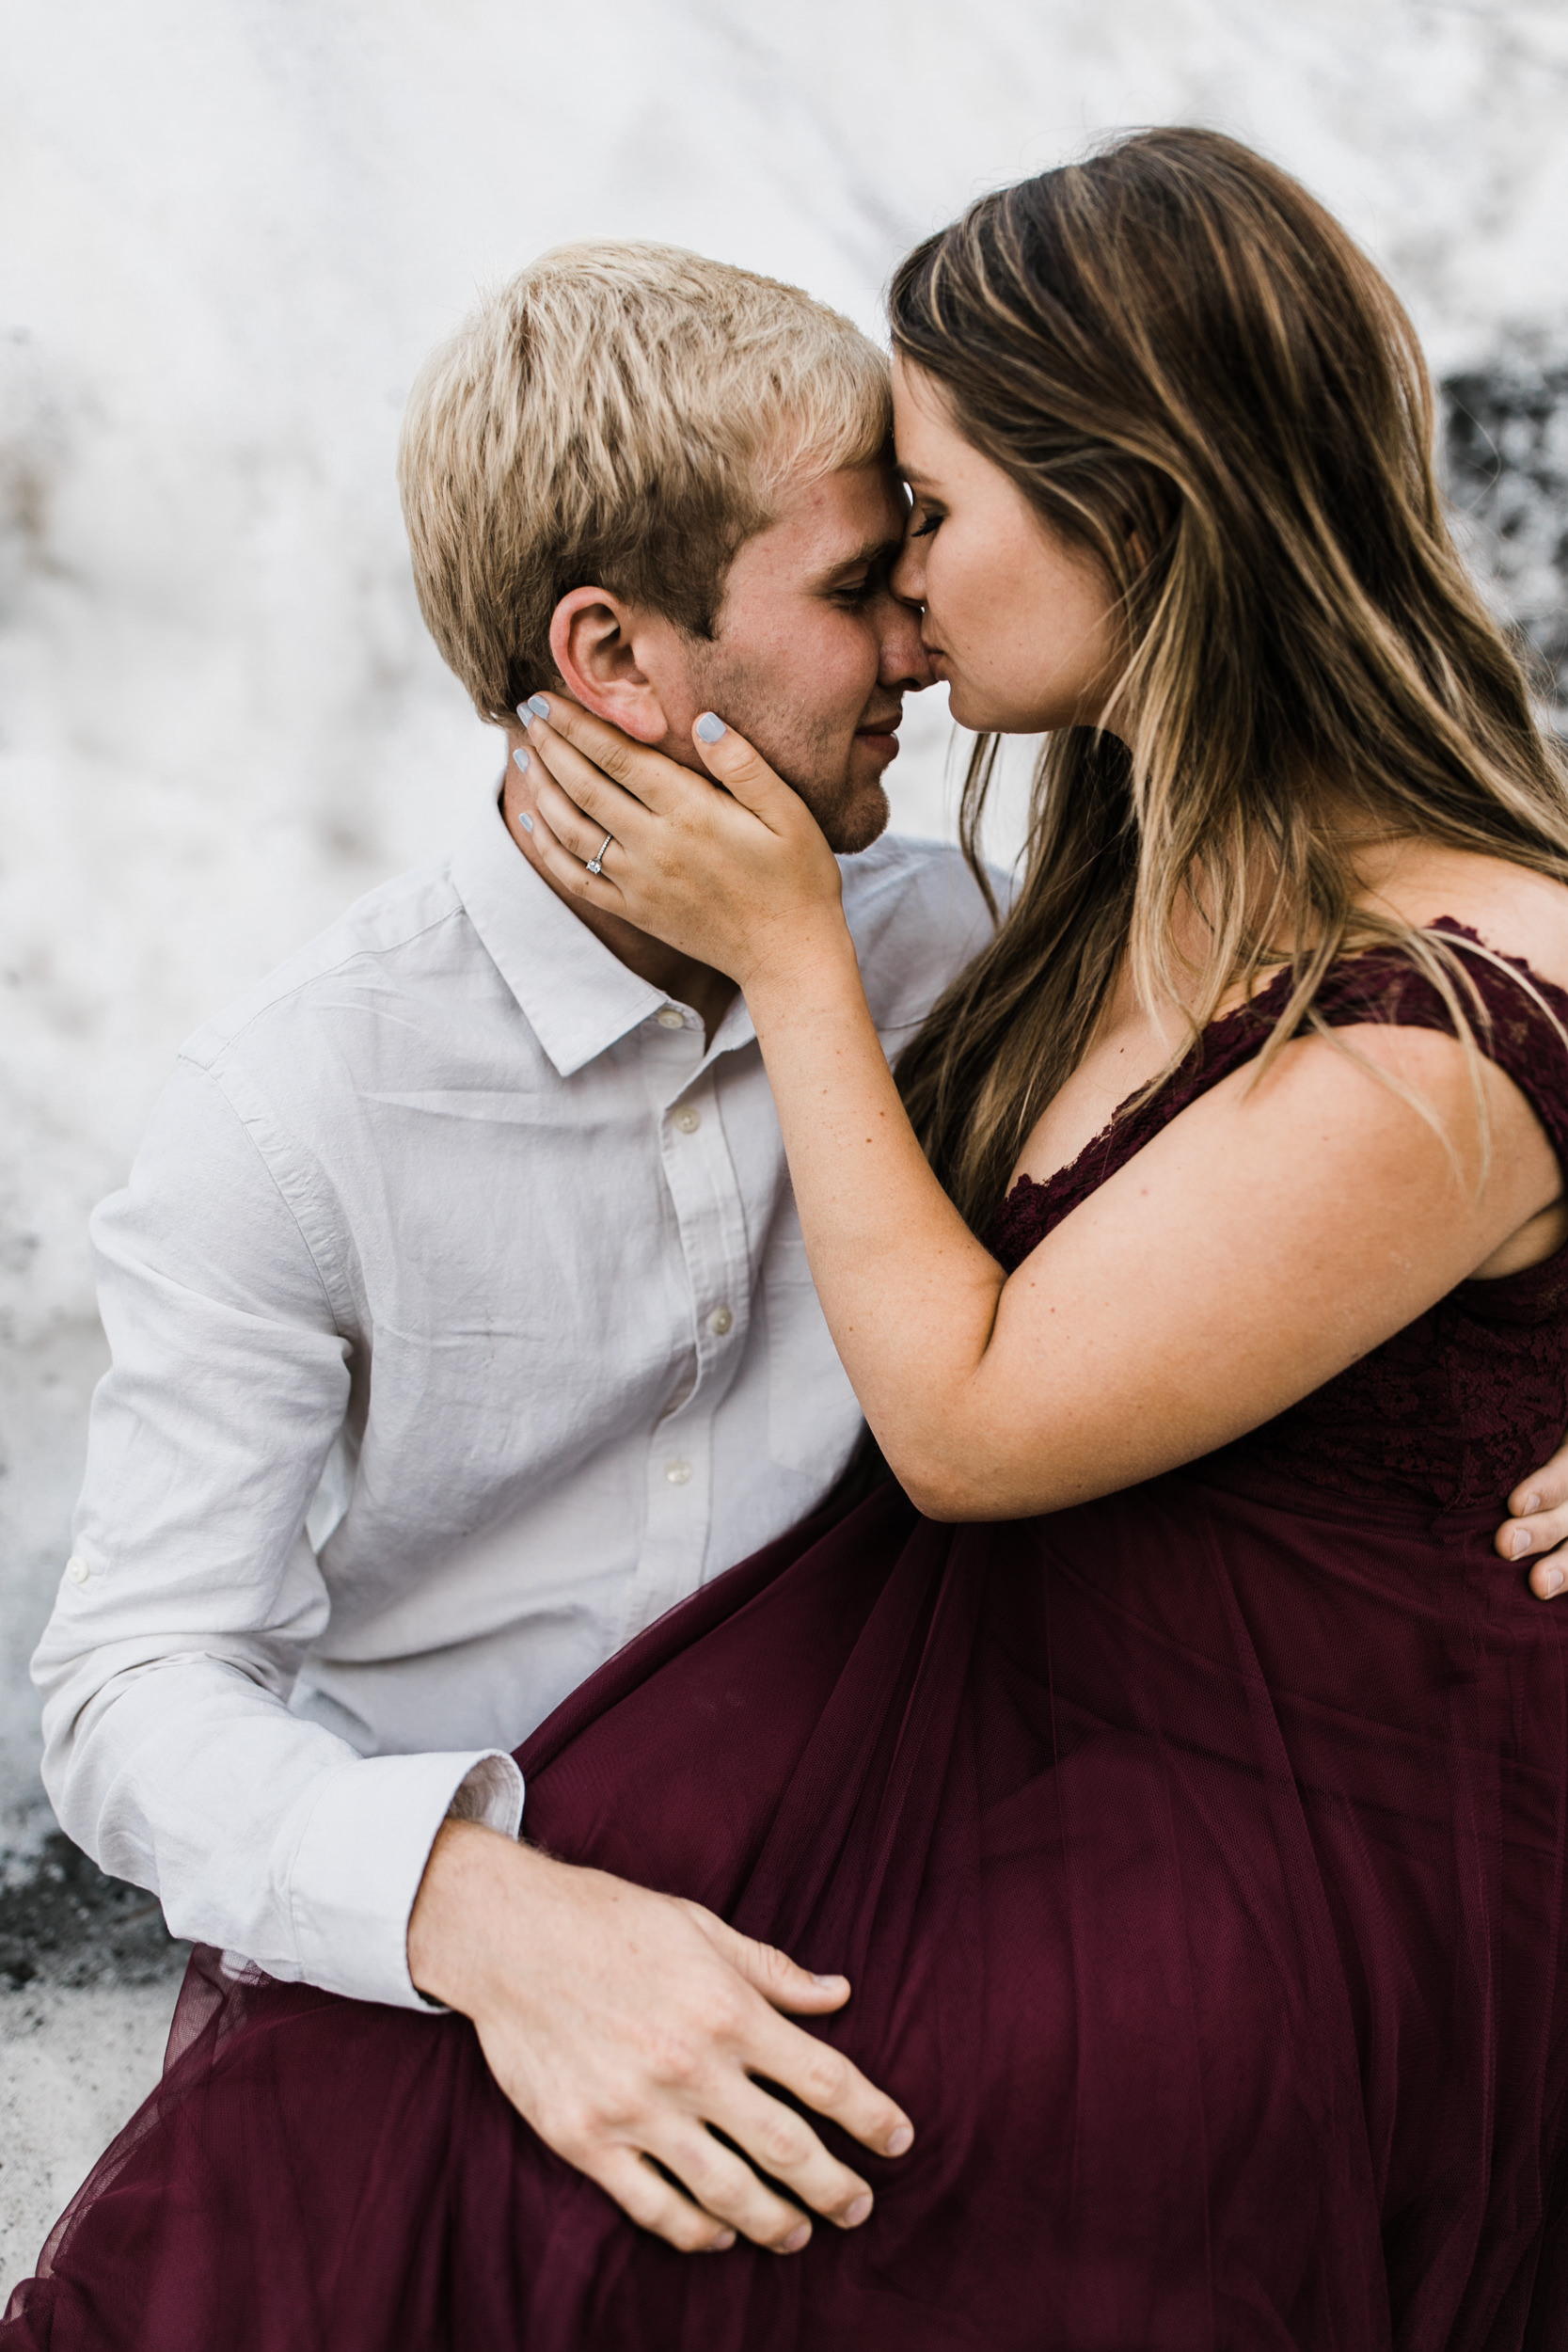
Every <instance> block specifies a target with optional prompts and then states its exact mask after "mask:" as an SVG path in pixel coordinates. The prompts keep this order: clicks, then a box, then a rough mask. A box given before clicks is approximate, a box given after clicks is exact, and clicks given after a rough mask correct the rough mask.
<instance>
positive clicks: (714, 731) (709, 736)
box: [696, 710, 729, 743]
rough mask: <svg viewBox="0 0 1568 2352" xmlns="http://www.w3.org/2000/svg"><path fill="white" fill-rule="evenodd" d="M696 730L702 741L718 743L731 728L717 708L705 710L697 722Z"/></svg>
mask: <svg viewBox="0 0 1568 2352" xmlns="http://www.w3.org/2000/svg"><path fill="white" fill-rule="evenodd" d="M696 732H697V738H698V740H699V741H700V742H703V743H717V742H718V741H719V740H720V739H721V737H722V736H726V735H728V733H729V728H728V727H727V726H726V725H725V724H724V722H723V720H722V719H721V717H720V716H719V713H718V712H717V711H716V710H705V711H704V713H703V715H702V717H701V718H700V719H699V720H698V722H697V729H696Z"/></svg>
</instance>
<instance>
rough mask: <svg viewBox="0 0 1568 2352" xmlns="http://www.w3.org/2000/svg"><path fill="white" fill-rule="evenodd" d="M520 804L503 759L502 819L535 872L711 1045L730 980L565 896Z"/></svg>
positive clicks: (731, 990)
mask: <svg viewBox="0 0 1568 2352" xmlns="http://www.w3.org/2000/svg"><path fill="white" fill-rule="evenodd" d="M520 806H521V803H520V800H519V796H518V791H517V777H516V772H515V770H514V769H513V768H512V767H511V766H510V765H508V768H507V771H506V784H505V787H504V789H503V790H502V793H501V815H502V816H503V817H504V818H505V819H506V830H507V832H508V833H509V834H511V835H512V838H513V840H514V841H515V843H516V845H517V848H518V849H519V850H521V851H522V853H523V855H524V857H526V858H527V860H528V862H529V864H530V865H531V866H532V868H533V870H534V872H535V873H536V874H537V875H538V876H539V878H540V880H541V881H542V882H547V883H548V885H549V887H550V888H551V889H552V890H553V891H554V892H555V895H556V897H557V898H559V899H560V900H561V903H562V906H564V907H569V908H570V909H571V911H572V913H573V914H575V915H576V916H577V918H578V922H579V923H581V924H583V925H585V926H586V928H587V929H588V930H591V931H592V932H593V934H594V938H595V939H597V940H599V941H601V942H602V943H603V945H604V946H607V947H608V948H609V949H610V954H611V955H612V956H613V957H614V958H615V960H616V961H617V962H618V963H624V964H625V965H626V969H627V971H628V972H635V973H636V975H637V977H638V978H639V979H640V980H646V981H647V982H648V984H649V986H650V987H651V988H657V989H659V990H661V991H662V993H664V994H665V995H666V996H668V997H669V998H670V999H671V1000H672V1002H673V1003H674V1004H677V1005H689V1007H690V1008H691V1010H692V1011H693V1012H694V1013H696V1014H697V1015H698V1017H699V1019H700V1020H701V1022H702V1025H703V1029H704V1033H705V1036H706V1039H707V1041H708V1043H709V1044H710V1045H711V1044H712V1042H713V1039H714V1033H715V1031H716V1030H717V1029H718V1026H719V1024H720V1023H721V1021H722V1019H723V1018H724V1015H725V1013H726V1012H727V1011H728V1010H729V1009H730V1006H731V1005H732V1004H733V1003H734V1001H735V993H736V989H735V982H734V981H733V980H732V979H728V978H726V977H725V976H724V974H723V973H722V972H716V971H715V970H714V969H713V966H712V965H711V964H708V963H699V962H698V961H697V960H696V958H695V957H694V956H683V955H682V954H680V953H679V951H678V950H677V949H676V948H674V947H667V946H665V944H664V942H663V940H662V939H655V938H653V937H652V936H651V934H650V933H649V932H647V931H640V930H637V928H636V927H635V925H633V924H631V923H623V922H622V921H621V919H620V917H619V916H618V915H614V914H604V913H603V912H602V911H601V910H600V909H599V908H598V907H591V906H585V905H584V904H583V902H582V900H581V899H580V898H571V897H569V896H568V894H567V893H566V892H565V891H564V890H563V889H562V887H561V885H560V883H559V882H557V881H556V879H555V877H554V875H553V874H551V873H549V872H547V871H546V867H545V865H544V863H543V861H542V859H541V858H540V856H539V852H538V850H537V849H536V848H535V846H534V843H533V841H532V839H531V836H530V834H528V832H527V830H526V829H525V827H524V826H522V825H521V824H519V822H518V814H519V810H520Z"/></svg>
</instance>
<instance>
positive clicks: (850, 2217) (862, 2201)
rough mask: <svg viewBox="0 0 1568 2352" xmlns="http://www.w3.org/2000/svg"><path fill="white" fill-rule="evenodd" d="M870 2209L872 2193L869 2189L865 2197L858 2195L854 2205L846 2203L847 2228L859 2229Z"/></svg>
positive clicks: (845, 2221) (845, 2222) (845, 2223)
mask: <svg viewBox="0 0 1568 2352" xmlns="http://www.w3.org/2000/svg"><path fill="white" fill-rule="evenodd" d="M870 2211H871V2193H870V2191H869V2190H867V2191H866V2194H865V2195H864V2196H863V2197H857V2198H856V2200H855V2201H854V2203H853V2204H852V2205H846V2207H845V2208H844V2226H845V2228H846V2229H847V2230H858V2229H859V2228H860V2226H861V2223H862V2222H863V2220H864V2219H865V2218H866V2217H867V2216H868V2214H869V2213H870Z"/></svg>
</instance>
